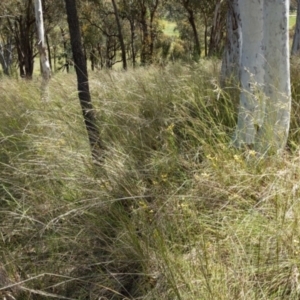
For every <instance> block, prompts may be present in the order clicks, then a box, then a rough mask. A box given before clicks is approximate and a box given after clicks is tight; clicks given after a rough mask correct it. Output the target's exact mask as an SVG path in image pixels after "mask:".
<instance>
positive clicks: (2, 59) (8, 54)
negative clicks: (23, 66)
mask: <svg viewBox="0 0 300 300" xmlns="http://www.w3.org/2000/svg"><path fill="white" fill-rule="evenodd" d="M0 64H1V66H2V69H3V73H4V74H5V75H7V76H9V75H10V67H11V64H12V38H11V37H9V38H8V40H7V43H6V44H5V45H4V44H1V43H0Z"/></svg>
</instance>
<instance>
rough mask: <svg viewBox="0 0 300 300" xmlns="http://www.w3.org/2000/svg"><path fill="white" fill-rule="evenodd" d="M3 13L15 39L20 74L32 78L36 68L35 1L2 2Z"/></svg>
mask: <svg viewBox="0 0 300 300" xmlns="http://www.w3.org/2000/svg"><path fill="white" fill-rule="evenodd" d="M0 8H1V13H2V14H3V15H4V16H6V18H5V19H4V20H5V22H6V27H7V28H8V30H9V32H10V35H11V36H12V38H13V44H14V46H15V49H16V52H17V58H18V66H19V74H20V76H21V77H23V78H31V77H32V73H33V66H34V57H35V56H36V53H35V51H34V40H35V17H34V7H33V0H27V1H25V0H22V1H17V0H10V1H1V3H0Z"/></svg>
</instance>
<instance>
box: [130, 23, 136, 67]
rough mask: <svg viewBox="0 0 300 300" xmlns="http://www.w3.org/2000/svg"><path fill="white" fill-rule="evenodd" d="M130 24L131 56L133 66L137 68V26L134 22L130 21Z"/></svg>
mask: <svg viewBox="0 0 300 300" xmlns="http://www.w3.org/2000/svg"><path fill="white" fill-rule="evenodd" d="M129 23H130V33H131V39H130V46H131V56H132V66H133V67H134V68H135V67H136V52H135V43H134V39H135V24H134V20H129Z"/></svg>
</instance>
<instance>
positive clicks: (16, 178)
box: [0, 61, 300, 300]
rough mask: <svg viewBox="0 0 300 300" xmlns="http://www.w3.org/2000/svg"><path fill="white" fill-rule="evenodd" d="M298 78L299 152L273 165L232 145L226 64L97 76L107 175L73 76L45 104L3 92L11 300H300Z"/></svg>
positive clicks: (1, 205) (1, 187) (0, 125)
mask: <svg viewBox="0 0 300 300" xmlns="http://www.w3.org/2000/svg"><path fill="white" fill-rule="evenodd" d="M297 70H299V62H297V61H295V62H293V64H292V79H293V98H294V100H293V115H292V123H291V134H290V140H289V147H288V149H287V151H286V152H285V153H284V154H283V155H281V156H273V157H265V158H262V157H259V156H257V155H256V153H255V152H253V151H245V152H241V151H237V150H236V149H234V148H232V147H231V146H230V140H231V136H232V133H233V129H234V126H235V122H236V107H237V100H238V97H237V96H238V89H237V88H235V87H232V88H226V89H224V90H222V89H220V87H219V85H218V73H219V66H218V63H217V62H210V61H203V62H201V63H200V64H199V65H195V66H183V65H177V64H175V65H170V66H167V67H166V68H165V69H161V68H155V67H153V68H152V67H151V68H148V69H144V68H141V69H136V70H130V71H128V72H122V71H110V72H105V71H101V72H99V73H93V74H91V79H90V85H91V92H92V99H93V104H94V106H95V110H96V113H97V117H98V120H99V129H100V132H101V136H102V138H103V142H104V143H105V146H106V149H107V150H106V160H105V162H104V164H103V166H95V165H93V162H92V160H91V158H90V151H89V146H88V139H87V135H86V132H85V129H84V124H83V120H82V116H81V113H80V107H79V103H78V99H77V93H76V82H75V77H74V75H72V74H70V75H66V74H58V75H56V76H55V77H54V78H53V79H52V80H51V83H50V88H49V94H50V98H51V101H49V102H47V103H42V102H41V101H40V93H39V86H40V83H39V82H38V80H34V81H32V82H24V81H22V80H19V81H17V80H13V79H5V78H3V79H1V80H0V90H1V101H0V143H1V147H0V299H4V297H6V299H10V298H9V295H13V296H14V297H15V298H16V299H51V298H57V299H95V300H96V299H110V300H111V299H120V300H121V299H142V300H157V299H162V300H167V299H179V300H191V299H213V300H215V299H220V300H222V299H224V300H225V299H260V300H261V299H278V300H279V299H299V298H300V282H299V280H300V279H299V268H300V224H299V222H300V201H299V197H300V185H299V179H300V156H299V147H298V144H299V137H300V135H299V129H298V128H299V93H300V88H299V82H300V81H299V75H297ZM297 76H298V77H297Z"/></svg>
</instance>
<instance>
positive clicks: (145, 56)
mask: <svg viewBox="0 0 300 300" xmlns="http://www.w3.org/2000/svg"><path fill="white" fill-rule="evenodd" d="M146 18H147V8H146V6H145V5H144V4H142V5H141V18H140V23H141V28H142V49H141V65H142V66H145V65H147V64H148V63H149V31H148V25H147V20H146Z"/></svg>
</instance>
